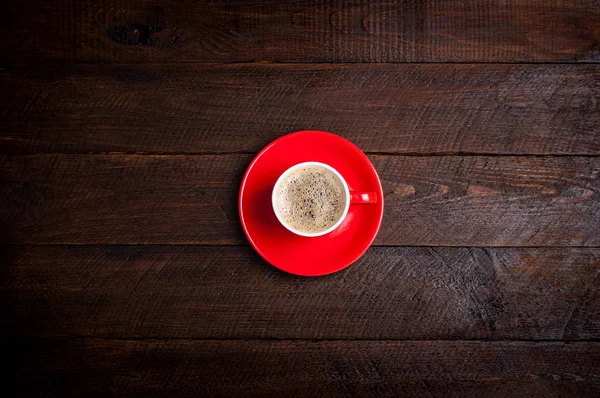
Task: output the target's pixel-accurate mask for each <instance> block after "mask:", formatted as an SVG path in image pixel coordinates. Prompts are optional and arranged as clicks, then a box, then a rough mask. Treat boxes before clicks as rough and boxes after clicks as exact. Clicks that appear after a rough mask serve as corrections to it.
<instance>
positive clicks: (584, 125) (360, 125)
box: [0, 64, 600, 155]
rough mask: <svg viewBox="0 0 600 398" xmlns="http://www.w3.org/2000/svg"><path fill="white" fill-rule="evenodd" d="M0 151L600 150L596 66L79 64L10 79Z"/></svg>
mask: <svg viewBox="0 0 600 398" xmlns="http://www.w3.org/2000/svg"><path fill="white" fill-rule="evenodd" d="M0 76H2V78H1V79H0V87H1V90H2V92H1V94H2V95H0V125H1V126H2V127H1V130H0V135H1V136H2V139H1V140H0V151H2V152H13V153H15V152H20V153H49V152H62V153H89V152H113V151H120V152H154V153H173V152H175V153H223V152H239V151H251V152H256V151H258V150H260V149H261V148H262V147H264V146H265V145H267V144H268V143H269V142H271V141H272V140H274V139H275V138H277V137H280V136H281V135H284V134H287V133H289V132H292V131H297V130H306V129H309V130H310V129H318V130H326V131H331V132H334V133H337V134H341V135H343V136H345V137H346V138H348V139H350V140H351V141H353V142H354V143H356V144H357V145H358V146H359V147H361V148H362V149H363V150H364V151H367V152H371V153H375V152H385V153H420V154H425V153H426V154H434V153H435V154H440V153H444V154H448V153H477V154H540V155H553V154H571V155H573V154H583V155H598V154H600V128H599V127H598V126H600V112H598V106H599V101H598V98H600V66H596V65H452V64H446V65H431V64H419V65H415V64H411V65H390V64H386V65H377V64H359V65H264V64H262V65H261V64H244V65H237V64H236V65H229V66H224V65H177V66H176V67H175V65H172V64H171V65H151V66H150V65H140V66H135V65H117V66H115V65H113V66H110V65H104V66H102V65H78V66H60V67H59V66H49V67H15V68H11V69H10V70H8V69H5V70H4V72H3V73H0Z"/></svg>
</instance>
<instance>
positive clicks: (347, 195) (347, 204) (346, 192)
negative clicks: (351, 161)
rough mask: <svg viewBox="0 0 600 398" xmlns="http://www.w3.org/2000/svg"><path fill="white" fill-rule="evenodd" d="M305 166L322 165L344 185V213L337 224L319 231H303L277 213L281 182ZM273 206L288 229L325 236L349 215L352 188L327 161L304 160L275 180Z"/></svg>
mask: <svg viewBox="0 0 600 398" xmlns="http://www.w3.org/2000/svg"><path fill="white" fill-rule="evenodd" d="M303 167H321V168H323V169H326V170H328V171H330V172H332V173H333V174H334V175H335V176H336V177H337V178H338V180H339V181H340V182H341V183H342V186H343V187H344V196H345V197H344V199H345V203H344V211H343V212H342V215H341V216H340V218H339V219H338V220H337V221H336V222H335V224H333V225H332V226H331V227H329V228H327V229H325V230H323V231H319V232H303V231H300V230H298V229H296V228H294V227H292V226H291V225H289V224H288V223H286V222H285V220H283V218H282V217H280V216H279V214H278V213H277V206H276V203H275V202H276V193H277V190H278V189H277V188H279V186H280V185H281V183H282V182H283V181H284V180H285V178H286V177H287V176H288V175H289V174H291V173H293V172H294V171H296V170H297V169H300V168H303ZM271 206H272V207H273V212H274V213H275V217H277V220H278V221H279V222H280V223H281V225H283V226H284V227H285V228H286V229H287V230H288V231H290V232H292V233H294V234H296V235H300V236H304V237H307V238H315V237H317V236H323V235H326V234H328V233H330V232H332V231H333V230H335V229H336V228H337V227H339V226H340V224H342V222H343V221H344V219H345V218H346V216H347V215H348V210H349V209H350V189H349V188H348V184H347V183H346V180H345V179H344V177H342V175H341V174H340V173H339V172H338V171H337V170H336V169H334V168H333V167H331V166H330V165H328V164H325V163H321V162H302V163H298V164H295V165H293V166H292V167H290V168H288V169H287V170H286V171H284V172H283V173H282V174H281V175H280V176H279V178H278V179H277V182H275V186H274V187H273V192H272V193H271Z"/></svg>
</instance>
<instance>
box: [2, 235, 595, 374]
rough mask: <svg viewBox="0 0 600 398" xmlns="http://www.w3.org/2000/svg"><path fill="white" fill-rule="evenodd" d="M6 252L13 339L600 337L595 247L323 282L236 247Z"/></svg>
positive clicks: (420, 251)
mask: <svg viewBox="0 0 600 398" xmlns="http://www.w3.org/2000/svg"><path fill="white" fill-rule="evenodd" d="M4 250H5V258H6V264H5V267H4V270H3V273H4V275H3V278H4V287H3V290H2V296H3V302H4V307H5V308H6V311H5V318H4V322H3V324H2V331H1V333H2V335H3V336H5V337H18V336H20V337H24V336H29V337H50V338H51V337H69V336H79V337H86V336H93V337H107V338H136V339H142V338H158V339H164V338H196V339H197V338H208V339H211V338H212V339H224V338H238V339H239V338H294V339H303V338H310V339H356V338H360V339H413V340H414V339H419V340H424V339H429V340H445V339H468V340H473V339H486V340H508V339H514V340H570V341H572V340H591V339H598V338H600V289H599V288H600V279H599V278H598V277H597V276H598V273H599V268H600V249H598V248H593V249H587V248H570V249H564V248H449V247H437V248H435V247H374V248H371V249H370V250H369V251H368V252H367V254H366V255H365V256H364V257H362V258H361V259H360V260H359V261H358V262H356V263H355V264H354V265H352V266H351V267H350V268H347V269H346V270H344V271H342V272H339V273H336V274H334V275H330V276H328V277H323V278H317V279H311V278H297V277H294V276H291V275H287V274H284V273H282V272H281V271H279V270H277V269H275V268H273V267H271V266H269V265H268V264H265V263H264V261H262V259H261V258H260V257H259V256H258V254H256V253H255V252H254V251H253V249H252V248H250V247H241V246H238V247H226V246H22V245H17V246H10V247H5V248H4ZM599 382H600V380H599Z"/></svg>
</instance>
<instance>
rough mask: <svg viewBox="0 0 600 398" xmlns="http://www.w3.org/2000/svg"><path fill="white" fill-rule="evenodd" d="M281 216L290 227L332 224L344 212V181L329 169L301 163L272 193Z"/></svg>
mask: <svg viewBox="0 0 600 398" xmlns="http://www.w3.org/2000/svg"><path fill="white" fill-rule="evenodd" d="M274 194H275V196H274V205H275V207H276V211H277V213H278V215H279V217H280V218H281V219H283V220H284V221H285V222H286V223H287V224H288V225H289V226H291V227H292V228H294V229H296V230H298V231H301V232H305V233H316V232H321V231H325V230H327V229H329V228H331V227H332V226H333V225H334V224H335V223H336V222H337V221H338V220H339V219H340V218H341V217H342V214H343V213H344V208H345V206H346V203H345V202H346V196H345V191H344V185H343V184H342V182H341V181H340V180H339V178H338V177H337V176H336V175H335V174H334V173H333V172H331V171H330V170H328V169H325V168H323V167H319V166H307V167H301V168H298V169H296V170H294V171H293V172H291V173H290V174H289V175H287V176H285V177H284V180H282V181H281V183H280V184H279V186H278V187H277V192H275V193H274Z"/></svg>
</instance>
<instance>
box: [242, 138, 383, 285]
mask: <svg viewBox="0 0 600 398" xmlns="http://www.w3.org/2000/svg"><path fill="white" fill-rule="evenodd" d="M309 161H314V162H322V163H326V164H328V165H330V166H332V167H333V168H335V169H336V170H338V171H339V172H340V174H342V176H343V177H344V179H345V180H346V182H347V183H348V186H349V187H350V191H362V192H376V193H377V195H378V198H377V199H378V201H377V203H375V204H357V205H351V206H350V210H349V211H348V215H347V216H346V218H345V220H344V222H343V223H342V224H341V225H340V226H339V227H338V228H336V229H335V230H334V231H332V232H330V233H328V234H327V235H323V236H319V237H316V238H306V237H302V236H297V235H295V234H293V233H292V232H290V231H288V230H287V229H285V228H284V227H283V226H282V225H281V224H280V223H279V221H278V220H277V218H276V217H275V213H274V212H273V207H272V206H271V191H272V190H273V186H274V185H275V182H276V181H277V178H278V177H279V176H280V175H281V174H282V173H283V172H284V171H286V170H287V169H288V168H289V167H291V166H293V165H295V164H297V163H301V162H309ZM239 212H240V219H241V221H242V227H243V228H244V232H245V233H246V236H247V237H248V240H249V241H250V243H251V244H252V246H253V247H254V249H256V251H257V252H258V253H259V254H260V255H261V256H262V257H263V258H264V259H265V260H267V261H268V262H269V263H271V264H272V265H274V266H275V267H277V268H279V269H281V270H283V271H286V272H290V273H292V274H296V275H304V276H317V275H325V274H330V273H332V272H336V271H339V270H341V269H343V268H346V267H347V266H349V265H350V264H352V263H353V262H355V261H356V260H357V259H358V258H359V257H360V256H362V255H363V254H364V253H365V251H367V249H368V248H369V246H370V245H371V243H373V240H374V239H375V236H377V232H378V231H379V227H380V225H381V220H382V218H383V191H382V189H381V182H380V181H379V177H378V176H377V172H376V171H375V168H374V167H373V165H372V164H371V162H370V161H369V158H367V156H366V155H365V154H364V153H363V152H362V151H361V150H360V149H358V147H357V146H355V145H354V144H352V143H351V142H350V141H348V140H346V139H344V138H342V137H340V136H337V135H334V134H331V133H325V132H322V131H299V132H297V133H292V134H288V135H286V136H283V137H281V138H279V139H277V140H275V141H273V142H272V143H270V144H269V145H267V146H266V147H265V148H264V149H263V150H262V151H261V152H260V153H259V154H258V155H256V157H255V158H254V159H253V160H252V162H251V163H250V166H248V170H246V174H245V175H244V179H243V180H242V185H241V187H240V194H239Z"/></svg>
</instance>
